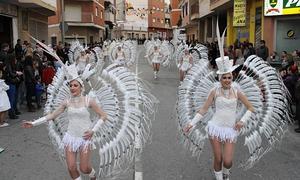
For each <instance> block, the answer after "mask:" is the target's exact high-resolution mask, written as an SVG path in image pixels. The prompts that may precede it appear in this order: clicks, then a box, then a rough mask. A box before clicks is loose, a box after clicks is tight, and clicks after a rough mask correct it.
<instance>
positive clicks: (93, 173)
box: [89, 168, 96, 178]
mask: <svg viewBox="0 0 300 180" xmlns="http://www.w3.org/2000/svg"><path fill="white" fill-rule="evenodd" d="M89 177H90V178H95V177H96V171H95V170H94V168H92V171H91V172H90V174H89Z"/></svg>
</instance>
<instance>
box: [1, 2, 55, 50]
mask: <svg viewBox="0 0 300 180" xmlns="http://www.w3.org/2000/svg"><path fill="white" fill-rule="evenodd" d="M55 11H56V0H27V1H26V2H24V1H20V0H9V1H8V0H7V1H1V2H0V43H8V44H10V46H11V47H14V45H15V44H16V42H17V39H21V40H22V41H24V40H27V41H29V42H30V37H29V36H28V34H30V35H32V36H34V37H36V38H38V39H44V40H46V42H47V40H48V17H49V16H53V15H55Z"/></svg>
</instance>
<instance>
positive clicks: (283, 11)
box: [264, 0, 300, 16]
mask: <svg viewBox="0 0 300 180" xmlns="http://www.w3.org/2000/svg"><path fill="white" fill-rule="evenodd" d="M264 12H265V16H280V15H290V14H300V0H265V9H264Z"/></svg>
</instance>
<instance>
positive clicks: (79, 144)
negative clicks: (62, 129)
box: [60, 133, 96, 152]
mask: <svg viewBox="0 0 300 180" xmlns="http://www.w3.org/2000/svg"><path fill="white" fill-rule="evenodd" d="M60 148H61V149H65V148H67V149H68V150H69V151H72V152H79V150H81V149H84V150H88V149H90V150H93V149H96V146H95V144H94V143H93V142H92V141H91V140H84V139H83V138H81V137H75V136H72V135H70V134H68V133H66V134H65V135H64V137H63V139H62V143H61V145H60Z"/></svg>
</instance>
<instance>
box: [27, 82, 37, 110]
mask: <svg viewBox="0 0 300 180" xmlns="http://www.w3.org/2000/svg"><path fill="white" fill-rule="evenodd" d="M25 86H26V100H27V107H28V108H32V107H33V105H32V96H34V91H35V87H34V83H28V82H27V83H25Z"/></svg>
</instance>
